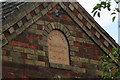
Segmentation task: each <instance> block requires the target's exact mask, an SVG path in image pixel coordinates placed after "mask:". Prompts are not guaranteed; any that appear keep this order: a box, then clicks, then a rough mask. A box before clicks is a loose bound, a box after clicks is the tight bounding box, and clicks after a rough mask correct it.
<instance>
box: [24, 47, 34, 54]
mask: <svg viewBox="0 0 120 80" xmlns="http://www.w3.org/2000/svg"><path fill="white" fill-rule="evenodd" d="M24 51H25V53H30V54H34V50H32V49H30V48H24Z"/></svg>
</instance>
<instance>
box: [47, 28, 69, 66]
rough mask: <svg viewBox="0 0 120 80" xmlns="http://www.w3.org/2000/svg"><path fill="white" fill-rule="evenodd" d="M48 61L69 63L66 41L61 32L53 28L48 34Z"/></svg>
mask: <svg viewBox="0 0 120 80" xmlns="http://www.w3.org/2000/svg"><path fill="white" fill-rule="evenodd" d="M48 56H49V62H50V63H56V64H65V65H69V51H68V42H67V40H66V38H65V36H64V35H63V33H62V32H60V31H58V30H53V31H52V32H51V33H50V34H49V36H48Z"/></svg>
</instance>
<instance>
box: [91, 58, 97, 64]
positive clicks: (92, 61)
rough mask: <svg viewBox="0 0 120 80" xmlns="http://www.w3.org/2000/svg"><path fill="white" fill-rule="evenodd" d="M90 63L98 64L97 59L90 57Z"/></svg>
mask: <svg viewBox="0 0 120 80" xmlns="http://www.w3.org/2000/svg"><path fill="white" fill-rule="evenodd" d="M90 63H91V64H99V63H98V61H97V60H92V59H91V60H90Z"/></svg>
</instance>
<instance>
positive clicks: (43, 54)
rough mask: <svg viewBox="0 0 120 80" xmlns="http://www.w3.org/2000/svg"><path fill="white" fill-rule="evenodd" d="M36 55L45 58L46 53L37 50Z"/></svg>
mask: <svg viewBox="0 0 120 80" xmlns="http://www.w3.org/2000/svg"><path fill="white" fill-rule="evenodd" d="M35 54H36V55H41V56H45V52H44V51H41V50H35Z"/></svg>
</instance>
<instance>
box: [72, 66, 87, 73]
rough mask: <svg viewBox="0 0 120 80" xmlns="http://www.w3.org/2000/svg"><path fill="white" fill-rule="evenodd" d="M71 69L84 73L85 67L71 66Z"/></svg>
mask: <svg viewBox="0 0 120 80" xmlns="http://www.w3.org/2000/svg"><path fill="white" fill-rule="evenodd" d="M72 70H73V71H74V72H78V73H86V69H85V68H79V67H73V68H72Z"/></svg>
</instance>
